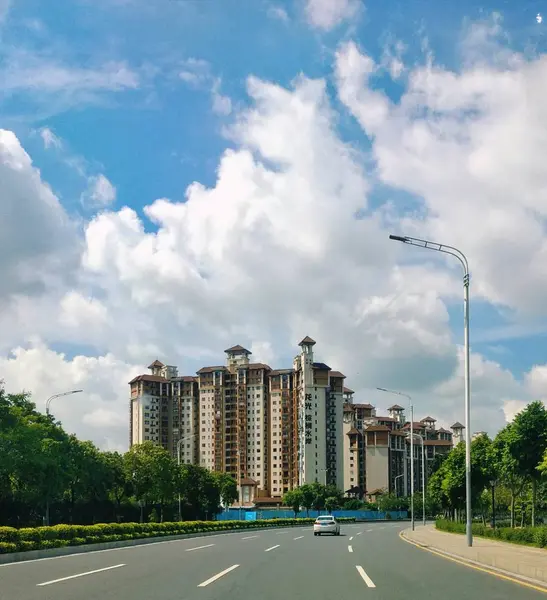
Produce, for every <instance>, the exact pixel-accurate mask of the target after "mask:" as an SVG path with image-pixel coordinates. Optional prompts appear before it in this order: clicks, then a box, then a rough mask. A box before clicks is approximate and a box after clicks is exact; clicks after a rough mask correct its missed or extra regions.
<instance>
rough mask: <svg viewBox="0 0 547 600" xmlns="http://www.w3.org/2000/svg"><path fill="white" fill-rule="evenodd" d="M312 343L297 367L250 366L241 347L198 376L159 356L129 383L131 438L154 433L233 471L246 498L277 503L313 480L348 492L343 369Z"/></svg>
mask: <svg viewBox="0 0 547 600" xmlns="http://www.w3.org/2000/svg"><path fill="white" fill-rule="evenodd" d="M315 344H316V342H315V341H314V340H312V339H311V338H309V337H305V338H304V339H303V340H302V341H301V342H300V344H299V346H300V353H299V354H298V355H297V356H296V357H295V359H294V361H293V368H292V369H277V370H274V369H271V367H270V366H268V365H266V364H263V363H253V362H251V359H250V357H251V352H249V351H248V350H246V349H245V348H243V347H242V346H233V347H231V348H228V349H227V350H226V351H225V353H226V364H225V365H220V366H212V367H203V368H202V369H200V370H199V371H198V372H197V374H196V375H195V376H184V377H180V376H179V375H178V372H177V368H176V367H173V366H166V365H164V364H163V363H161V362H160V361H158V360H156V361H154V362H153V363H152V364H151V365H150V366H149V367H148V368H149V370H150V374H148V375H140V376H138V377H135V378H134V379H133V380H132V381H131V382H130V383H129V385H130V388H131V400H130V443H131V445H133V444H139V443H142V442H144V441H147V440H149V441H152V442H154V443H157V444H160V445H162V446H163V447H164V448H166V449H167V450H169V451H170V452H171V453H172V455H173V456H175V457H178V458H179V459H180V461H181V463H192V464H199V465H201V466H203V467H206V468H207V469H210V470H214V471H220V472H226V473H229V474H231V475H232V476H233V477H234V478H235V479H236V481H239V482H240V486H239V487H240V501H241V502H243V503H244V504H249V503H254V504H257V503H258V504H260V503H262V504H267V503H275V502H277V503H279V502H280V499H281V497H282V496H283V494H284V493H285V492H287V491H288V490H290V489H292V488H294V487H296V486H298V485H302V484H303V483H311V482H313V481H319V482H321V483H333V484H335V485H337V486H338V487H339V488H340V489H342V488H343V487H344V456H343V452H344V448H343V446H344V430H343V422H342V421H343V406H344V395H343V382H344V378H345V376H344V375H343V374H342V373H340V372H339V371H334V370H332V369H331V368H330V367H329V366H328V365H326V364H324V363H321V362H316V361H315V360H314V353H313V348H314V346H315Z"/></svg>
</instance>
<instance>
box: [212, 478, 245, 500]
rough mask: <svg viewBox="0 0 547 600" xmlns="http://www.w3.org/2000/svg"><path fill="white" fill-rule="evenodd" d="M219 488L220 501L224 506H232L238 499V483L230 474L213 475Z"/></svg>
mask: <svg viewBox="0 0 547 600" xmlns="http://www.w3.org/2000/svg"><path fill="white" fill-rule="evenodd" d="M213 477H214V478H215V480H216V482H217V486H218V491H219V495H220V501H221V502H222V504H223V505H224V506H231V505H232V504H233V503H234V502H235V501H236V500H237V499H238V498H239V494H238V491H237V481H236V480H235V479H234V478H233V477H232V476H231V475H229V474H228V473H213Z"/></svg>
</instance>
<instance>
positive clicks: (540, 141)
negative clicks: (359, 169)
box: [336, 28, 547, 315]
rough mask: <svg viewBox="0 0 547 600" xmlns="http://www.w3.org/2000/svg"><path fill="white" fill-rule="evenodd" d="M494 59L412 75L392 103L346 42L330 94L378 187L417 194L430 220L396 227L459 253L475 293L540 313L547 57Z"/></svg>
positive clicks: (546, 250) (363, 57)
mask: <svg viewBox="0 0 547 600" xmlns="http://www.w3.org/2000/svg"><path fill="white" fill-rule="evenodd" d="M488 35H489V34H488V30H487V31H486V32H483V36H485V37H486V39H489V40H490V43H491V44H494V48H497V47H498V46H497V45H495V43H494V41H493V40H491V38H490V37H488ZM473 36H475V37H477V36H478V33H477V31H476V28H475V29H474V30H473ZM479 39H481V40H482V39H483V38H482V37H479ZM476 45H477V44H476V43H474V44H473V45H472V46H471V47H472V48H476ZM466 47H467V46H466V45H465V44H464V45H463V48H464V51H465V52H466V50H465V49H466ZM492 52H493V53H494V54H495V56H494V59H493V62H492V61H488V60H486V59H484V58H483V59H480V60H479V58H478V57H476V56H475V55H474V54H473V53H471V54H468V55H467V56H468V58H469V62H468V66H467V68H465V69H464V70H462V71H461V72H458V73H456V72H452V71H449V70H447V69H444V68H441V67H440V66H438V65H434V64H431V65H426V66H420V67H416V68H414V69H413V70H412V71H411V72H410V73H409V77H408V87H407V89H406V91H405V92H404V94H403V96H402V98H401V99H400V101H399V102H398V103H397V104H393V103H392V102H391V101H390V100H389V99H388V98H387V96H386V95H385V94H384V93H383V92H382V91H380V90H377V89H375V88H374V86H373V82H372V79H371V78H373V76H374V74H375V73H376V72H377V71H378V69H379V66H378V65H377V64H376V63H375V62H374V60H373V59H372V58H371V57H370V56H368V55H367V54H366V53H364V52H363V51H361V50H360V49H359V48H358V47H357V46H356V45H355V44H354V43H348V44H347V45H345V46H344V47H342V48H341V49H340V51H339V52H338V56H337V63H336V76H337V82H338V89H339V94H340V98H341V100H342V102H343V103H344V104H345V105H346V106H347V107H348V109H349V110H350V111H351V113H352V114H353V115H354V116H355V118H356V119H357V120H358V122H359V123H360V125H361V126H362V127H363V129H364V131H365V132H366V133H367V135H369V136H370V137H371V138H372V139H374V146H373V153H374V158H375V160H376V164H377V172H378V176H379V178H380V180H381V181H382V182H383V183H384V184H386V185H388V186H392V187H393V188H397V189H402V190H405V191H406V192H409V193H411V194H414V195H415V196H416V197H417V198H418V199H419V201H420V203H421V204H422V207H423V212H424V213H425V214H426V215H427V217H426V218H425V219H422V218H420V219H419V220H417V219H414V218H413V217H412V215H407V216H406V218H403V219H402V220H400V224H399V227H401V228H403V227H404V230H405V233H407V234H408V235H416V234H417V235H418V236H419V237H429V238H430V239H433V240H438V241H441V242H445V243H449V244H451V245H454V246H457V247H459V248H460V249H462V250H463V251H464V252H465V253H466V254H467V256H468V258H469V261H470V265H471V271H472V275H473V284H472V293H473V294H474V295H475V296H479V297H481V298H483V299H485V300H487V301H488V302H490V303H492V304H494V305H497V304H502V305H505V306H507V307H509V308H511V309H513V310H515V311H518V312H521V313H523V314H535V315H539V314H544V311H545V303H544V301H543V298H544V297H545V295H546V294H547V266H546V265H547V262H546V257H547V238H546V236H545V220H546V217H547V174H546V172H545V169H544V168H543V163H542V160H541V158H540V157H541V156H542V155H543V154H544V152H545V150H546V149H547V108H546V107H545V103H544V102H543V101H542V100H541V98H543V95H544V93H545V81H547V61H546V60H545V57H539V58H537V59H534V60H530V61H526V60H525V59H524V57H522V56H520V55H518V54H516V53H508V52H501V51H499V52H495V51H492ZM523 290H526V293H525V294H523V293H522V291H523Z"/></svg>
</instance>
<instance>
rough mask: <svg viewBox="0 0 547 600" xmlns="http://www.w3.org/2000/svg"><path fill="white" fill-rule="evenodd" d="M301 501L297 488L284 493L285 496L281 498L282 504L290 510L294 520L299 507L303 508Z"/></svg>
mask: <svg viewBox="0 0 547 600" xmlns="http://www.w3.org/2000/svg"><path fill="white" fill-rule="evenodd" d="M303 501H304V498H303V494H302V491H301V490H300V489H299V488H295V489H293V490H289V491H288V492H285V495H284V496H283V504H284V505H285V506H290V507H291V508H292V510H293V512H294V516H295V518H296V517H297V516H298V513H299V512H300V507H301V506H304V504H303Z"/></svg>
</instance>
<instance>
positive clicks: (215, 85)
mask: <svg viewBox="0 0 547 600" xmlns="http://www.w3.org/2000/svg"><path fill="white" fill-rule="evenodd" d="M179 78H180V79H181V80H182V81H184V82H185V83H187V84H188V85H190V86H192V87H193V88H195V89H197V90H206V91H208V92H209V93H210V94H211V109H212V111H213V112H214V113H215V114H217V115H221V116H227V115H229V114H231V112H232V101H231V99H230V98H229V97H228V96H225V95H223V94H222V93H221V91H220V89H221V86H222V79H221V78H220V77H215V76H214V75H213V74H212V69H211V65H210V64H209V63H208V62H207V61H206V60H202V59H200V58H188V59H186V60H185V61H183V63H182V70H181V71H180V72H179Z"/></svg>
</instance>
